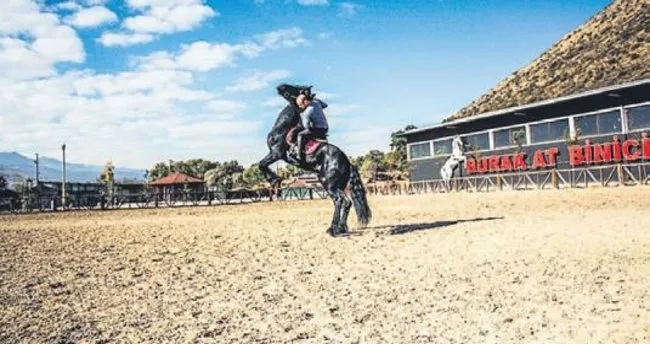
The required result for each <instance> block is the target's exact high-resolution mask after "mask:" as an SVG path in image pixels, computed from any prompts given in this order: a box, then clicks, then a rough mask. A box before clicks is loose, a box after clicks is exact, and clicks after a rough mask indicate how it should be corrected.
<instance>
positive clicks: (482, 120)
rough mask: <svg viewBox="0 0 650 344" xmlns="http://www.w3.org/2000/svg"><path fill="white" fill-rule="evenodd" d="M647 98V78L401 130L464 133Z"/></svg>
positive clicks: (649, 93) (649, 86) (649, 88)
mask: <svg viewBox="0 0 650 344" xmlns="http://www.w3.org/2000/svg"><path fill="white" fill-rule="evenodd" d="M647 101H650V78H648V79H645V80H639V81H635V82H630V83H626V84H622V85H616V86H611V87H604V88H600V89H596V90H592V91H588V92H584V93H580V94H574V95H570V96H566V97H559V98H555V99H549V100H544V101H541V102H536V103H533V104H528V105H524V106H516V107H512V108H507V109H503V110H498V111H493V112H488V113H483V114H480V115H476V116H469V117H463V118H460V119H457V120H454V121H450V122H443V123H440V124H435V125H431V126H426V127H421V128H417V129H412V130H409V131H407V132H404V133H403V134H402V136H412V135H413V134H418V133H423V132H428V133H432V132H435V133H436V136H448V135H455V134H463V133H465V132H471V131H476V130H480V129H482V128H492V127H498V126H503V125H512V124H516V123H515V122H517V123H525V122H530V121H536V120H544V119H550V118H553V117H557V116H564V115H572V114H581V113H587V112H591V111H597V110H601V109H606V108H612V107H618V106H624V105H627V104H635V103H643V102H647Z"/></svg>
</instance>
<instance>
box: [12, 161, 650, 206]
mask: <svg viewBox="0 0 650 344" xmlns="http://www.w3.org/2000/svg"><path fill="white" fill-rule="evenodd" d="M641 185H650V162H643V163H632V164H616V165H603V166H585V167H580V168H570V169H550V170H540V171H525V172H513V173H504V174H498V173H497V174H489V175H477V176H468V177H458V178H454V179H452V180H451V181H450V182H448V183H446V182H445V181H443V180H428V181H416V182H409V181H387V182H375V183H368V184H366V185H365V187H366V191H367V194H368V195H370V196H372V195H418V194H427V193H449V192H492V191H505V190H549V189H567V188H588V187H617V186H641ZM327 197H328V195H327V192H326V191H325V190H324V189H322V188H321V187H319V186H316V185H311V186H308V187H299V188H297V187H292V188H283V189H280V190H277V192H274V191H273V190H269V189H259V190H248V189H238V190H230V191H226V192H216V191H206V192H190V191H177V192H172V193H169V194H165V195H161V194H158V193H149V192H144V193H130V194H129V193H126V194H116V195H113V196H107V195H101V194H98V193H78V194H68V195H67V197H66V204H65V206H64V205H63V204H62V201H61V196H58V195H56V196H55V195H36V194H28V195H27V196H22V197H18V198H16V197H14V198H0V213H28V212H47V211H60V210H110V209H128V208H131V209H133V208H142V209H146V208H164V207H188V206H216V205H224V204H240V203H257V202H271V201H290V200H310V199H324V198H327Z"/></svg>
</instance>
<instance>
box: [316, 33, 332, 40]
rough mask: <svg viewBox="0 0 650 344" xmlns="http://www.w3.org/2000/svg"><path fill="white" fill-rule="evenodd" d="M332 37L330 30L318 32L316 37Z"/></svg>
mask: <svg viewBox="0 0 650 344" xmlns="http://www.w3.org/2000/svg"><path fill="white" fill-rule="evenodd" d="M330 37H332V34H331V33H330V32H321V33H319V34H318V38H320V39H327V38H330Z"/></svg>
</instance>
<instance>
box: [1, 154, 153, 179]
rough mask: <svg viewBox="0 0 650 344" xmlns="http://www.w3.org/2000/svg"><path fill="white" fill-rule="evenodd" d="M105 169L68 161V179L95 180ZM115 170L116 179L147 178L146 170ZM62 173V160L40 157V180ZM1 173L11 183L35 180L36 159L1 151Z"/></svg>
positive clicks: (59, 175) (59, 177) (56, 176)
mask: <svg viewBox="0 0 650 344" xmlns="http://www.w3.org/2000/svg"><path fill="white" fill-rule="evenodd" d="M103 170H104V167H103V166H96V165H85V164H75V163H70V162H66V179H67V180H68V181H70V182H95V181H97V178H99V175H100V174H101V173H102V172H103ZM113 172H114V179H115V181H120V180H140V181H144V180H145V177H144V175H145V170H141V169H134V168H120V167H116V168H115V170H114V171H113ZM61 174H62V173H61V160H57V159H53V158H49V157H39V180H41V181H60V180H61ZM0 175H2V176H5V177H6V178H7V180H8V181H9V183H15V182H19V181H22V180H25V179H27V178H31V179H32V180H33V179H34V178H35V175H36V168H35V164H34V159H33V158H29V157H26V156H24V155H22V154H20V153H16V152H0Z"/></svg>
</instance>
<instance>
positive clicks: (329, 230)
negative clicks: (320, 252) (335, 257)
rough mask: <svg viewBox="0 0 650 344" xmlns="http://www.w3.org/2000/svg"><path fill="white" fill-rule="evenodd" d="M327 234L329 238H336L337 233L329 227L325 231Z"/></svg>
mask: <svg viewBox="0 0 650 344" xmlns="http://www.w3.org/2000/svg"><path fill="white" fill-rule="evenodd" d="M327 234H329V235H330V236H333V237H336V236H338V234H339V232H338V231H337V230H336V229H335V228H334V227H330V228H328V229H327Z"/></svg>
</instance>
